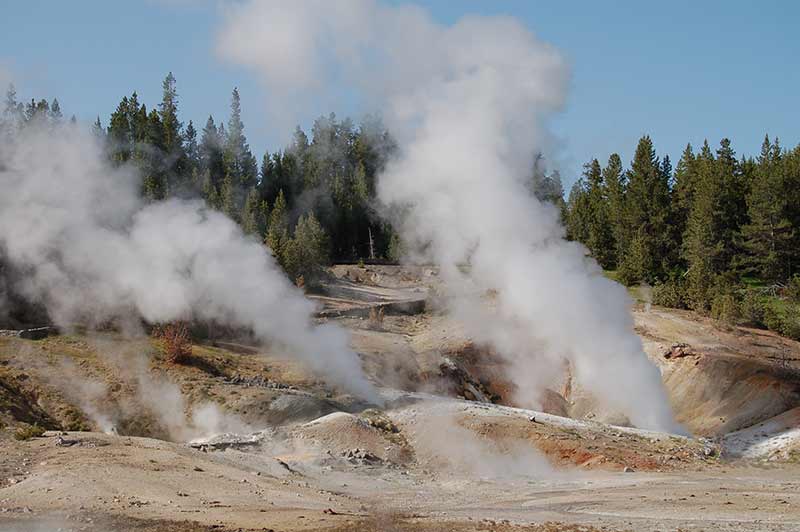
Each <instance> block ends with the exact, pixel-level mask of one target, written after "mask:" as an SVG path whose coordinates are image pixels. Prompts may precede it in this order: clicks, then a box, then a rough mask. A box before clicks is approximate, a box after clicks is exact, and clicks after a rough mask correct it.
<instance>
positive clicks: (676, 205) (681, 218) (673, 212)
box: [670, 144, 697, 265]
mask: <svg viewBox="0 0 800 532" xmlns="http://www.w3.org/2000/svg"><path fill="white" fill-rule="evenodd" d="M696 182H697V160H696V158H695V155H694V150H693V149H692V145H691V144H687V145H686V148H684V149H683V153H682V154H681V158H680V160H679V161H678V166H677V167H676V168H675V182H674V183H673V185H672V194H671V198H670V226H671V229H672V234H673V238H674V239H675V241H676V242H678V243H679V249H683V248H684V244H683V235H684V233H685V232H686V223H687V221H688V219H689V213H690V212H691V210H692V203H693V201H694V195H695V186H696ZM681 258H682V259H685V257H684V255H683V254H681ZM684 263H685V260H684ZM684 265H685V264H684Z"/></svg>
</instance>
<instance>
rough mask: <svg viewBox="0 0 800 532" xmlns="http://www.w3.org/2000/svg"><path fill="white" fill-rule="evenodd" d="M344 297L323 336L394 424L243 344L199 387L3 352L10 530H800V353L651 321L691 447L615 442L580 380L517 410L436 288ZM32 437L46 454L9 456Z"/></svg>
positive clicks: (345, 283)
mask: <svg viewBox="0 0 800 532" xmlns="http://www.w3.org/2000/svg"><path fill="white" fill-rule="evenodd" d="M329 275H330V277H329V279H328V281H326V282H325V284H324V290H323V295H321V296H315V299H317V302H318V303H321V304H322V305H323V306H322V307H321V308H320V310H319V312H318V315H319V316H324V317H321V318H318V319H321V320H323V321H325V322H326V323H328V324H336V325H338V326H341V327H344V328H346V329H347V330H349V332H350V334H351V338H352V347H353V349H354V350H355V351H356V352H358V353H359V356H360V359H361V362H362V364H363V367H364V368H365V372H366V374H367V376H368V379H369V380H370V381H371V382H373V383H374V384H375V385H376V388H377V389H378V390H379V394H380V396H381V398H382V399H381V401H379V402H378V403H372V404H370V403H368V402H366V401H364V400H362V399H359V398H357V397H354V396H352V395H350V394H349V393H347V389H346V388H342V387H340V386H336V385H333V384H331V383H330V382H325V381H321V380H318V379H317V378H316V377H315V376H314V375H313V373H310V372H309V369H308V368H307V367H304V366H303V365H301V364H299V363H298V362H297V359H296V358H294V357H292V356H291V354H290V353H288V352H287V351H285V350H284V349H282V348H264V347H257V346H255V344H253V343H252V340H248V339H246V338H236V337H235V336H230V337H223V336H222V335H220V336H219V337H218V338H217V339H216V340H213V339H208V340H204V341H198V342H197V343H196V344H195V345H194V346H193V347H192V354H191V358H190V359H189V360H188V362H187V363H185V364H182V365H176V364H172V363H169V362H168V361H166V360H165V355H164V345H163V344H162V343H161V342H160V341H157V340H150V339H147V338H142V337H129V336H126V335H123V334H121V333H119V332H106V333H94V334H91V335H84V334H76V333H72V334H60V335H52V336H46V337H43V338H40V339H35V340H33V339H24V338H19V337H13V336H9V335H7V336H5V337H3V338H1V339H0V364H2V365H0V390H1V391H2V394H1V395H0V401H2V403H0V405H1V406H2V410H0V411H2V412H3V414H2V416H3V420H2V421H3V425H4V426H5V428H4V429H3V430H2V431H0V437H1V438H2V440H0V441H1V442H2V443H0V445H2V449H3V452H2V454H1V455H0V456H2V459H0V470H1V471H2V475H0V478H2V479H3V480H2V484H0V486H1V487H0V494H2V496H0V508H2V510H1V511H2V514H0V523H3V527H5V528H3V529H4V530H56V529H58V528H61V529H62V530H98V531H106V530H206V529H208V530H211V529H213V528H214V527H216V529H222V530H239V529H245V530H262V529H264V528H266V529H273V530H286V531H289V530H431V531H433V530H459V531H460V530H465V531H466V530H595V529H596V530H603V529H604V530H637V531H638V530H664V528H665V527H667V529H668V530H672V529H691V528H696V529H702V530H717V529H719V530H727V529H730V528H731V527H733V528H734V529H736V530H793V529H796V527H797V526H798V523H799V522H800V520H799V519H798V516H797V515H796V513H795V512H794V511H793V509H792V508H793V506H794V505H795V504H796V502H797V501H796V500H795V498H796V497H797V483H796V481H795V479H794V476H795V475H796V472H797V471H796V466H795V465H794V460H795V457H796V452H797V449H798V446H800V437H797V436H796V435H794V433H793V432H792V430H790V429H788V427H786V425H785V424H784V425H781V424H780V419H787V416H791V415H792V412H794V410H793V409H795V408H796V407H798V406H800V397H798V395H797V391H796V390H797V385H798V380H797V377H796V374H795V369H794V368H795V367H796V366H795V364H796V362H795V359H797V358H800V345H798V344H796V343H794V342H791V341H788V340H785V339H781V338H780V337H777V336H774V335H772V334H771V333H765V332H762V331H754V330H747V329H726V328H724V327H722V326H720V325H719V324H718V323H715V322H713V321H710V320H704V319H700V318H698V317H697V316H695V315H692V314H690V313H677V312H674V311H669V310H666V309H662V308H657V307H654V308H646V306H645V305H644V304H640V305H639V306H637V308H636V310H635V311H634V313H633V317H634V319H635V323H636V327H637V331H638V333H639V335H640V336H641V338H642V340H643V342H644V345H645V349H646V351H647V353H648V355H649V359H650V360H651V361H652V362H653V363H655V364H657V365H658V366H660V367H661V370H662V374H663V378H664V383H665V386H666V391H667V393H668V395H669V396H670V404H671V405H672V407H673V409H674V411H675V413H676V418H677V420H678V421H679V422H680V423H681V424H683V426H685V427H687V428H688V429H689V430H691V432H692V433H694V434H696V435H697V437H694V438H686V437H683V436H677V435H674V434H668V433H658V432H648V431H643V430H640V429H634V428H628V427H626V426H620V425H608V424H606V422H612V423H621V424H622V425H628V420H627V419H626V418H625V417H624V415H623V414H622V413H621V412H619V411H616V410H614V409H613V408H609V407H607V406H604V405H603V403H602V401H598V399H597V398H596V397H595V396H593V395H592V394H591V392H590V391H588V390H586V389H585V387H581V386H580V383H579V381H577V380H576V379H575V378H574V375H572V372H571V370H570V368H569V366H564V367H562V374H561V376H560V379H559V380H558V381H559V384H558V385H554V386H553V387H552V388H550V389H547V390H546V391H545V392H544V393H543V394H542V397H541V399H540V403H541V405H542V406H541V407H540V408H538V409H536V410H529V409H518V408H510V407H508V406H503V405H515V404H517V403H516V401H517V399H516V397H518V395H517V394H516V393H515V390H514V386H515V385H514V384H513V382H511V381H509V380H508V379H507V378H504V377H503V375H504V373H503V371H502V367H503V365H504V364H505V362H504V361H503V360H502V359H501V358H500V357H498V356H497V355H496V354H493V353H492V352H491V350H487V349H486V348H483V347H480V345H479V344H476V343H474V340H475V339H474V338H473V337H471V336H470V335H469V334H468V333H467V332H466V330H465V329H464V327H463V325H462V324H459V323H458V322H456V321H454V319H453V318H452V317H451V316H450V315H449V313H448V312H447V311H446V310H445V308H446V307H442V306H441V304H442V303H441V301H440V297H441V296H438V295H436V294H437V293H438V288H437V287H439V286H440V284H441V278H440V277H439V276H438V275H437V274H436V270H435V269H434V268H431V267H414V268H411V267H408V268H400V267H392V266H374V267H370V266H367V267H358V266H338V267H336V268H334V269H333V270H331V271H330V274H329ZM490 300H491V296H487V300H486V301H485V303H486V304H490V302H491V301H490ZM423 305H424V306H423ZM648 307H649V306H648ZM381 308H382V309H383V310H382V312H379V311H376V310H375V309H381ZM424 309H426V310H424ZM9 334H10V333H9ZM31 334H32V333H31ZM778 353H782V355H781V358H777V357H776V355H777V354H778ZM542 410H543V411H542ZM546 412H549V413H546ZM775 416H778V417H777V418H776V417H775ZM772 418H775V419H774V420H773V419H772ZM31 424H37V425H38V426H39V427H42V428H44V429H48V430H49V432H45V433H44V434H43V435H41V436H38V437H32V438H30V439H27V440H24V441H19V440H17V439H15V437H14V436H15V435H18V434H21V430H20V429H24V427H26V426H28V425H31ZM789 424H790V425H791V422H789ZM76 431H80V432H76ZM701 436H702V437H701ZM48 527H50V528H48ZM580 527H583V528H580Z"/></svg>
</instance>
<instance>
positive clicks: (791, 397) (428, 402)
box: [0, 0, 800, 532]
mask: <svg viewBox="0 0 800 532" xmlns="http://www.w3.org/2000/svg"><path fill="white" fill-rule="evenodd" d="M169 4H172V2H169ZM179 4H180V5H179ZM182 4H183V2H177V3H175V5H171V6H170V9H176V10H179V9H186V10H187V11H186V12H187V13H188V12H189V11H191V9H193V8H192V7H190V6H183V5H182ZM194 7H197V6H194ZM165 9H166V7H165ZM215 13H216V18H215V21H216V24H215V25H214V31H213V36H209V39H211V40H213V43H209V44H211V46H209V48H211V49H213V50H214V54H215V56H216V59H218V60H219V61H221V62H223V63H224V64H225V68H230V69H231V72H236V73H237V75H241V76H249V77H250V78H252V80H253V85H251V86H250V88H251V89H253V92H256V93H259V92H260V96H259V100H260V101H262V107H263V108H264V109H265V110H266V111H267V113H266V115H267V116H268V117H269V120H264V117H262V120H264V121H265V122H267V123H268V124H267V125H268V126H269V127H275V128H283V129H284V130H286V131H292V129H291V128H295V124H296V123H299V122H302V121H303V118H301V117H303V116H305V114H306V108H316V106H317V105H318V104H319V102H329V101H331V100H332V99H334V100H335V99H340V100H343V101H347V102H348V105H349V106H350V107H351V110H353V111H354V112H357V113H358V114H360V115H362V116H363V117H364V118H362V119H361V121H360V123H359V124H358V125H357V126H356V125H354V123H353V122H352V121H351V120H350V119H347V118H345V119H340V118H337V117H336V115H335V114H330V115H329V116H326V117H322V118H319V119H317V120H316V121H315V122H314V124H313V126H312V127H311V129H310V136H309V135H307V134H306V133H305V131H304V130H303V128H302V127H301V126H296V128H295V129H294V133H293V134H292V135H291V141H290V142H288V143H287V144H285V145H284V146H285V147H283V148H279V149H278V150H277V151H275V152H274V153H272V154H270V153H269V152H267V153H265V154H264V156H263V159H262V160H261V161H260V164H259V161H258V160H257V159H256V156H255V155H254V154H253V151H252V150H251V148H250V145H249V143H248V140H247V138H246V137H245V126H244V120H243V118H242V116H243V112H242V107H241V99H240V94H239V90H238V88H235V89H234V90H233V92H232V96H231V105H230V116H229V119H228V120H227V122H226V123H223V122H219V123H217V122H215V121H214V119H213V117H209V118H208V120H207V121H206V123H205V127H203V128H202V133H199V132H198V130H197V129H196V128H195V126H194V123H193V122H191V121H189V122H188V123H184V122H182V121H181V118H180V117H179V112H178V103H179V98H178V91H177V88H176V87H177V86H176V79H175V76H174V75H173V74H172V72H170V73H169V74H168V75H167V76H166V78H165V79H164V82H163V86H162V89H163V90H162V99H161V101H160V103H158V104H157V105H156V106H151V108H150V109H149V111H148V107H147V105H145V104H144V103H143V102H142V101H140V96H139V93H137V92H135V91H134V92H133V93H131V94H130V96H125V97H123V98H122V100H121V101H120V103H119V105H118V106H117V108H116V109H115V110H114V111H113V113H111V115H110V116H109V118H108V126H107V127H106V126H104V124H103V122H102V121H101V119H100V117H98V118H97V120H96V121H95V123H94V124H93V126H88V124H83V123H81V122H80V121H79V120H78V119H77V118H74V117H73V119H72V120H65V119H64V115H63V112H62V109H61V105H60V103H59V102H58V100H56V99H54V100H52V102H48V101H47V100H44V99H42V100H39V101H37V100H35V99H34V100H31V101H30V103H29V104H28V103H21V102H19V101H18V99H17V93H16V89H15V87H14V85H13V84H9V88H8V90H7V93H6V99H5V102H4V106H3V109H2V115H0V532H5V531H15V532H17V531H20V532H21V531H25V532H42V531H50V530H60V531H77V530H81V531H83V530H86V531H96V532H116V531H127V530H141V531H187V532H188V531H197V530H201V531H204V530H222V531H234V530H236V531H243V530H247V531H255V530H270V531H285V532H289V531H300V530H307V531H330V532H334V531H356V532H358V531H382V532H383V531H395V530H396V531H405V530H409V531H410V530H428V531H447V530H451V531H464V532H466V531H475V532H478V531H487V530H491V531H497V532H511V531H523V530H525V531H541V532H547V531H583V532H596V531H600V530H603V531H623V530H635V531H662V530H679V531H686V530H750V531H764V530H774V531H784V530H787V531H788V530H800V513H798V512H797V511H796V508H797V503H798V502H800V491H798V489H797V488H798V486H800V483H798V482H797V481H796V480H795V479H796V476H797V473H798V472H800V469H799V468H798V466H797V463H796V462H797V458H798V456H800V454H798V453H800V428H798V422H799V421H800V365H798V364H799V362H800V344H798V342H797V341H795V340H792V339H791V338H795V339H797V338H800V332H798V331H800V275H797V274H796V272H797V271H800V254H798V253H797V249H800V209H798V207H797V206H798V205H800V197H798V191H800V170H799V169H800V164H798V163H800V147H798V148H795V149H794V150H791V151H790V150H786V149H782V148H781V147H780V144H779V142H778V140H777V139H776V140H774V141H771V140H770V139H769V138H766V139H765V141H764V145H763V148H762V152H761V155H760V156H759V158H758V159H752V158H750V159H747V158H744V157H743V158H742V159H741V161H740V160H738V159H737V157H736V154H735V152H734V151H733V149H732V148H731V144H730V141H729V140H728V139H723V140H722V141H721V143H720V148H719V149H718V150H716V151H715V152H712V150H711V148H710V147H709V145H708V143H707V142H706V143H705V144H704V145H703V148H702V150H701V151H700V152H699V153H698V154H697V155H695V154H694V152H693V150H692V148H691V146H688V147H687V148H686V150H685V151H684V154H683V156H682V158H681V161H680V162H679V163H678V165H677V167H676V168H675V170H673V168H672V163H671V162H670V159H669V157H668V156H666V155H664V156H663V157H659V156H657V155H656V152H655V149H654V147H653V142H652V139H651V138H650V137H649V136H648V135H644V136H642V138H641V140H640V141H639V145H638V147H637V149H636V153H635V155H634V156H633V158H632V161H631V163H630V168H629V169H625V168H623V165H622V161H621V158H620V157H619V155H617V154H613V155H612V156H611V157H610V158H609V162H608V165H607V166H606V167H605V168H603V167H601V165H600V163H599V162H598V161H597V160H596V159H592V160H591V161H590V162H589V163H587V164H586V165H585V167H584V174H583V178H577V179H575V184H574V186H573V188H572V191H571V193H570V194H569V196H568V198H565V197H564V191H563V188H562V184H561V178H560V176H559V173H558V170H557V169H555V168H553V167H558V166H559V164H558V159H559V152H560V149H561V145H562V144H563V143H564V139H560V138H557V137H556V136H555V135H554V134H553V132H552V128H551V121H552V120H553V119H554V117H556V115H557V114H558V113H559V112H560V111H561V110H562V109H563V107H564V106H565V104H566V102H567V98H568V87H569V86H570V85H571V83H572V78H571V71H570V59H568V58H567V57H566V56H565V55H564V54H563V53H562V52H561V51H559V50H558V49H556V48H555V47H553V46H552V45H551V44H549V43H547V42H545V41H543V40H541V38H540V37H538V36H537V35H536V34H534V33H533V31H532V29H531V28H530V27H529V26H528V25H526V24H524V23H523V22H522V21H521V20H519V19H517V18H515V17H512V16H506V15H490V14H487V15H465V16H461V17H459V18H457V19H454V20H450V19H449V18H447V17H444V18H443V17H442V16H441V14H438V15H437V14H435V13H433V12H431V11H429V10H427V9H425V8H423V7H419V6H415V5H407V4H401V3H397V2H385V3H384V2H380V1H378V0H349V1H346V2H345V1H341V2H330V1H324V0H306V1H297V2H285V1H279V0H242V1H235V2H234V1H231V2H225V1H223V2H220V3H219V9H218V11H216V12H215ZM34 18H35V17H34ZM76 33H77V32H76ZM203 57H204V56H203ZM0 59H2V58H1V57H0ZM193 59H196V58H193ZM191 63H192V62H189V61H187V63H186V64H191ZM131 68H134V67H133V66H132V67H131ZM5 78H9V80H12V79H13V78H12V76H10V75H8V74H7V73H6V72H5V69H3V68H2V64H1V63H0V81H2V82H3V83H5V81H7V80H6V79H5ZM256 87H257V88H256ZM248 120H250V119H249V118H248ZM225 124H227V126H226V125H225ZM287 124H288V125H287ZM267 125H265V124H260V125H259V126H257V127H256V128H253V129H255V130H256V131H259V130H262V131H263V129H264V128H265V127H267ZM250 131H252V129H249V130H248V133H249V132H250ZM283 140H286V139H283ZM545 160H547V161H548V164H553V167H551V168H550V169H547V168H545V162H544V161H545ZM365 263H366V264H365ZM776 331H777V332H776Z"/></svg>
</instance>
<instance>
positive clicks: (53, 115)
mask: <svg viewBox="0 0 800 532" xmlns="http://www.w3.org/2000/svg"><path fill="white" fill-rule="evenodd" d="M63 118H64V115H63V113H62V112H61V104H59V103H58V98H53V103H51V104H50V121H51V122H52V123H53V124H56V125H58V124H60V123H61V121H62V120H63Z"/></svg>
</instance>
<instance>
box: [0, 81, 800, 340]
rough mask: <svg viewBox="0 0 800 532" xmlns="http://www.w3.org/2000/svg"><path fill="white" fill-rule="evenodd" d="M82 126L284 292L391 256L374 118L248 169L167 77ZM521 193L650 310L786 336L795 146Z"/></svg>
mask: <svg viewBox="0 0 800 532" xmlns="http://www.w3.org/2000/svg"><path fill="white" fill-rule="evenodd" d="M63 120H64V117H63V113H62V110H61V106H60V104H59V102H58V100H57V99H53V100H52V101H50V102H48V101H47V100H39V101H36V100H31V101H30V102H28V103H25V104H23V103H21V102H18V101H17V95H16V92H15V91H14V88H13V86H12V87H10V88H9V90H8V92H7V94H6V99H5V105H4V109H3V114H2V117H0V129H1V130H2V134H3V135H10V134H13V132H14V131H17V130H18V129H19V128H22V127H25V126H26V125H28V124H35V123H47V122H49V123H61V122H62V121H63ZM71 121H73V122H74V121H75V118H74V117H72V118H71ZM94 131H95V134H96V135H97V136H98V138H99V139H100V141H101V142H102V143H103V146H104V147H105V150H106V152H107V155H108V158H109V160H110V162H111V164H114V165H134V166H136V167H137V168H138V170H139V171H140V174H141V176H142V180H141V195H142V197H143V198H144V199H145V200H146V201H159V200H162V199H165V198H169V197H188V198H194V197H202V198H203V199H204V200H205V201H206V203H207V204H208V205H209V206H210V207H212V208H215V209H218V210H220V211H222V212H224V213H225V214H227V215H228V216H229V217H230V218H231V219H233V220H235V221H236V222H238V223H239V224H240V225H241V227H242V229H243V230H244V231H245V232H246V233H248V234H250V235H252V236H253V238H256V239H258V240H260V241H263V242H264V243H266V244H267V245H268V246H269V247H270V249H271V250H272V253H273V254H274V255H275V257H276V259H277V261H278V262H279V263H280V265H281V266H282V267H283V268H284V269H285V270H286V271H287V274H288V275H289V277H290V278H291V279H292V280H293V281H294V282H298V283H303V282H307V281H309V280H311V279H313V278H314V277H315V276H317V275H318V274H319V272H320V271H321V268H322V266H324V265H326V264H328V263H330V262H331V261H357V260H361V259H378V260H380V259H383V260H397V259H398V258H399V254H400V250H401V248H402V244H401V241H400V239H399V237H398V235H397V233H396V232H395V231H394V230H393V228H392V227H391V225H390V224H389V223H388V222H386V221H385V219H384V218H382V217H381V216H379V215H378V214H377V213H376V212H375V205H376V204H377V202H376V198H375V195H376V190H375V186H376V176H377V175H378V174H379V173H380V172H381V170H382V169H383V168H384V166H385V165H386V164H387V162H388V161H389V160H390V158H391V157H392V156H393V155H394V154H395V153H396V150H397V147H396V144H395V142H394V140H393V139H392V137H391V135H390V134H389V132H388V131H387V130H386V129H385V127H384V126H383V125H382V123H381V121H380V120H379V119H377V118H375V117H367V118H366V119H364V120H363V121H362V122H361V123H360V124H358V125H355V124H354V123H353V122H352V121H351V120H349V119H344V120H339V119H337V117H336V116H335V115H334V114H331V115H329V116H324V117H320V118H318V119H317V120H316V121H315V122H314V124H313V126H312V128H311V131H310V135H308V134H306V132H305V131H303V130H302V129H301V128H300V127H297V128H296V129H295V131H294V133H293V135H292V140H291V142H290V143H289V145H288V146H287V147H286V148H285V149H283V150H278V151H276V152H274V153H269V152H266V153H264V154H263V155H262V157H261V158H260V161H259V159H257V158H256V156H255V155H254V154H253V151H252V150H251V148H250V146H249V144H248V141H247V137H246V135H245V126H244V123H243V121H242V109H241V101H240V98H239V92H238V90H237V89H233V91H232V94H231V100H230V114H229V116H228V117H227V120H225V121H223V120H215V118H214V117H213V116H209V117H208V118H207V120H206V121H205V125H204V126H203V127H202V129H201V130H199V131H198V129H197V127H196V126H195V124H194V123H193V122H192V121H191V120H190V121H189V122H188V123H187V124H183V123H182V122H181V121H180V119H179V98H178V92H177V88H176V80H175V77H174V76H173V75H172V74H171V73H170V74H168V75H167V76H166V78H165V79H164V81H163V84H162V98H161V101H160V102H159V103H158V104H157V105H156V106H155V107H152V108H150V109H148V107H147V106H146V105H145V104H144V103H143V102H141V101H140V100H139V97H138V95H137V93H136V92H133V93H131V95H130V96H125V97H123V98H122V99H121V101H120V102H119V104H118V105H117V107H116V109H115V110H114V111H113V113H111V115H110V119H109V123H108V126H107V127H106V126H104V125H103V124H102V123H101V121H100V119H99V118H98V119H97V120H96V122H95V124H94ZM530 188H531V192H532V193H533V194H534V195H535V196H536V197H537V198H539V199H540V200H541V201H545V202H551V203H553V204H555V205H556V206H557V207H558V208H559V210H560V212H561V217H562V221H563V223H564V226H565V229H566V235H567V238H569V239H571V240H575V241H579V242H581V243H583V244H585V245H586V247H587V249H588V252H589V253H590V254H591V256H592V257H594V259H596V260H597V262H598V263H599V264H600V265H601V266H602V267H603V268H604V269H605V270H608V271H610V272H614V273H613V275H614V276H615V278H616V279H618V280H619V281H621V282H623V283H624V284H627V285H636V284H639V283H648V284H650V285H652V286H653V287H654V288H653V298H654V302H655V303H658V304H662V305H666V306H671V307H678V308H688V309H692V310H695V311H698V312H700V313H704V314H711V315H714V316H715V317H718V318H722V319H725V320H727V321H731V322H746V323H751V324H754V325H763V326H767V327H769V328H772V329H775V330H778V331H781V332H783V333H784V334H788V335H791V336H795V337H800V304H798V305H795V304H794V302H796V301H799V300H800V277H799V276H798V275H799V274H800V146H798V147H795V148H794V149H792V150H789V149H785V148H783V147H782V146H781V145H780V143H779V141H778V139H770V138H769V137H765V139H764V143H763V145H762V148H761V152H760V154H759V155H758V156H757V157H755V158H753V157H744V156H743V157H739V158H737V155H736V153H735V152H734V150H733V147H732V146H731V142H730V141H729V140H728V139H722V140H721V141H720V143H719V146H718V147H717V148H715V149H712V148H711V146H710V145H709V144H708V142H704V143H703V145H702V146H701V147H700V150H699V151H696V150H695V149H694V148H693V147H692V146H691V145H687V146H686V149H685V150H684V151H683V153H682V154H681V158H680V160H679V161H678V163H677V165H676V166H675V167H674V168H673V166H672V161H671V160H670V158H669V156H666V155H665V156H663V157H661V158H660V157H658V156H657V154H656V151H655V147H654V145H653V142H652V140H651V138H650V137H649V136H644V137H642V138H641V139H640V140H639V143H638V145H637V148H636V151H635V154H634V156H633V160H632V162H631V164H630V167H629V168H625V167H624V166H623V163H622V160H621V158H620V156H619V155H618V154H612V155H611V156H610V157H609V158H608V160H607V162H606V163H605V165H601V164H600V162H599V161H598V160H597V159H592V160H591V161H589V162H587V163H586V164H585V165H584V170H583V174H582V176H581V177H580V178H579V179H578V180H577V181H576V183H575V185H574V186H573V187H572V189H571V190H570V192H569V195H568V196H567V197H566V198H565V197H564V191H563V186H562V181H561V177H560V175H559V173H558V172H557V171H553V172H550V173H548V172H547V171H546V168H545V161H544V158H543V157H542V156H541V155H537V156H536V157H534V160H533V164H532V171H531V174H530ZM0 267H2V265H1V264H0Z"/></svg>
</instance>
